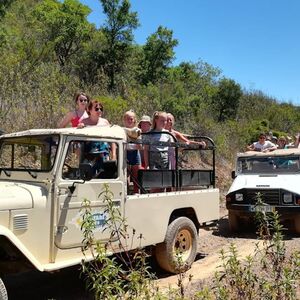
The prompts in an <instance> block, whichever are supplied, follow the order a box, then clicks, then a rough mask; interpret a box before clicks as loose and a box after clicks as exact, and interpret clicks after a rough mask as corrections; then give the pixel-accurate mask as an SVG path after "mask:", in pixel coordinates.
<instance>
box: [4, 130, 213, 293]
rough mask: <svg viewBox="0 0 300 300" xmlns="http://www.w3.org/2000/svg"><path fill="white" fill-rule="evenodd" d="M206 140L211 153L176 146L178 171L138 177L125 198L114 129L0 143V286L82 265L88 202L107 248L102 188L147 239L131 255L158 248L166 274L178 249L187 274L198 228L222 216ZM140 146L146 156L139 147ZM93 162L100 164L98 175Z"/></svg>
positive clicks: (36, 133) (22, 135)
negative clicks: (11, 277) (25, 274)
mask: <svg viewBox="0 0 300 300" xmlns="http://www.w3.org/2000/svg"><path fill="white" fill-rule="evenodd" d="M203 139H206V143H207V147H206V149H204V150H201V149H199V147H198V148H197V147H196V148H195V147H194V148H193V147H191V146H185V145H180V144H179V143H177V142H176V139H175V138H174V143H172V145H169V147H171V148H172V149H173V150H174V151H175V152H174V153H175V154H176V167H175V169H172V170H171V169H170V170H140V171H139V173H138V177H137V178H134V181H135V184H138V187H139V191H140V193H139V194H131V185H130V184H128V174H127V163H126V152H127V150H126V149H127V147H128V142H127V134H126V132H125V131H124V129H123V128H121V127H119V126H112V127H95V126H93V127H87V128H83V129H76V128H64V129H34V130H28V131H23V132H17V133H12V134H6V135H3V136H1V137H0V274H1V277H2V278H3V279H4V277H5V275H7V274H9V273H19V272H22V271H23V270H27V268H36V269H37V270H39V271H42V272H43V271H54V270H58V269H61V268H66V267H69V266H72V265H75V264H79V263H80V262H81V260H82V259H83V258H84V256H83V254H82V251H81V246H82V243H81V242H82V240H83V235H82V232H81V228H80V219H81V216H82V211H81V205H82V202H83V200H84V199H88V200H90V203H91V204H90V205H91V208H92V212H93V217H94V219H95V221H96V224H97V227H98V228H97V230H96V231H95V237H96V238H97V239H99V240H100V241H103V243H105V242H106V241H107V239H108V238H109V236H110V234H109V232H107V230H105V231H104V230H103V228H104V226H105V221H106V218H107V215H106V206H105V204H104V202H103V201H102V200H101V198H99V194H100V192H101V191H102V189H103V185H104V184H107V185H108V186H109V189H110V191H111V192H112V193H113V195H114V196H113V201H114V205H115V207H117V208H118V209H119V211H120V212H121V214H122V216H123V217H124V218H126V222H127V223H128V226H129V228H132V229H135V232H137V233H141V234H142V235H143V239H142V242H141V239H140V238H138V236H132V241H133V242H132V245H131V248H130V249H134V248H137V247H140V246H143V247H147V246H153V247H155V253H156V258H157V261H158V263H159V265H160V266H161V267H162V268H163V269H165V270H167V271H169V272H172V273H175V272H176V269H175V252H176V250H177V249H179V250H180V251H181V252H182V253H183V259H184V262H185V263H186V264H187V265H189V266H190V265H191V264H192V263H193V261H194V259H195V256H196V253H197V240H198V229H199V226H200V225H202V224H203V223H206V222H209V221H212V220H216V219H218V217H219V191H218V189H216V188H215V147H214V144H213V141H212V140H210V139H209V138H204V137H203ZM137 144H139V145H138V146H139V147H140V149H142V148H141V147H142V144H141V141H140V142H137ZM161 144H163V143H162V142H161V143H160V145H161ZM97 147H98V149H96V150H95V148H97ZM193 153H194V154H193ZM209 153H211V154H209ZM179 156H181V158H179ZM209 156H210V158H211V159H212V164H211V165H209V167H208V169H203V168H197V164H196V163H195V161H198V162H199V163H200V162H201V161H203V160H205V161H207V160H208V159H210V158H209ZM95 157H98V158H99V157H101V164H98V165H99V166H98V168H96V167H95V166H96V165H97V164H96V163H95V162H93V159H94V158H95ZM189 159H192V160H193V162H191V163H189V162H188V160H189ZM180 160H181V161H180ZM202 165H203V164H202ZM184 166H188V167H187V168H184ZM155 189H156V190H157V189H160V192H153V190H155ZM132 235H133V233H132ZM141 243H142V245H141ZM117 244H118V241H116V245H117ZM130 249H129V250H130ZM85 258H86V259H89V257H85ZM90 259H91V257H90ZM0 281H1V279H0ZM0 283H1V284H0V291H1V293H2V299H5V298H6V297H7V295H6V291H5V287H4V285H3V281H1V282H0ZM0 299H1V295H0Z"/></svg>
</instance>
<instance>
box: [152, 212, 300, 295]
mask: <svg viewBox="0 0 300 300" xmlns="http://www.w3.org/2000/svg"><path fill="white" fill-rule="evenodd" d="M220 214H221V216H222V217H221V219H220V221H219V223H218V224H217V226H214V227H207V228H201V229H200V231H199V248H198V249H199V250H198V251H199V254H198V257H197V259H196V261H195V262H194V264H193V265H192V267H191V269H190V270H189V271H188V272H187V276H186V277H185V278H186V280H185V282H187V278H188V277H189V275H191V276H192V280H191V284H194V285H197V283H199V282H203V281H207V280H208V279H211V278H212V277H213V275H214V273H215V272H216V271H217V270H219V266H220V265H221V262H222V261H221V259H220V251H221V249H224V250H225V251H226V250H228V249H229V247H230V245H231V244H232V243H233V244H234V245H235V246H236V248H237V250H238V257H239V258H240V259H243V258H246V256H248V255H253V254H254V252H255V249H256V245H259V246H260V247H262V242H261V241H260V242H259V241H258V239H257V236H256V234H255V230H254V229H253V228H252V229H251V230H249V232H244V233H241V234H239V235H233V234H231V233H230V232H229V228H228V219H227V210H226V209H225V208H224V207H221V208H220ZM284 242H285V245H286V249H287V253H291V252H294V251H296V250H300V236H299V235H296V234H293V233H288V232H285V233H284ZM177 282H178V276H176V275H171V276H170V275H167V274H166V275H165V276H163V275H162V276H160V278H159V279H158V280H157V283H158V285H159V287H160V288H161V289H167V288H169V287H173V288H175V287H176V286H177ZM299 292H300V291H299Z"/></svg>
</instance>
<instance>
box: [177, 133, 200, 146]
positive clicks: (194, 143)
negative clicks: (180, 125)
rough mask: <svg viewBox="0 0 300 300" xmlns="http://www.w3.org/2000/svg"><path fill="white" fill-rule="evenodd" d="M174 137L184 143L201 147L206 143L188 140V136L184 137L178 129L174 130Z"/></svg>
mask: <svg viewBox="0 0 300 300" xmlns="http://www.w3.org/2000/svg"><path fill="white" fill-rule="evenodd" d="M174 132H175V137H176V138H177V140H179V141H182V142H184V143H186V144H187V145H190V144H193V145H199V146H201V148H205V147H206V143H205V142H204V141H200V142H199V141H192V140H189V139H188V138H186V137H185V136H184V135H183V134H182V133H181V132H179V131H175V130H174Z"/></svg>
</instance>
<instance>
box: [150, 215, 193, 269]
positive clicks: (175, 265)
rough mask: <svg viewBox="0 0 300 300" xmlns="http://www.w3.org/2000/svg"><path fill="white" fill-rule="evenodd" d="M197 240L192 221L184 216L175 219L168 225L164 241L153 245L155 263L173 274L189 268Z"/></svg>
mask: <svg viewBox="0 0 300 300" xmlns="http://www.w3.org/2000/svg"><path fill="white" fill-rule="evenodd" d="M197 241H198V233H197V229H196V227H195V225H194V223H193V222H192V221H191V220H190V219H188V218H186V217H180V218H177V219H175V220H174V221H173V222H171V223H170V224H169V226H168V229H167V233H166V237H165V241H164V242H163V243H160V244H158V245H157V246H156V247H155V256H156V260H157V263H158V264H159V266H160V267H161V268H162V269H164V270H165V271H167V272H170V273H174V274H176V273H179V272H182V271H185V270H187V269H189V268H190V267H191V265H192V263H193V262H194V260H195V257H196V254H197Z"/></svg>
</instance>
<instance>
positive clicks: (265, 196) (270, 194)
mask: <svg viewBox="0 0 300 300" xmlns="http://www.w3.org/2000/svg"><path fill="white" fill-rule="evenodd" d="M257 193H260V194H261V198H262V201H263V202H264V203H267V204H271V205H276V204H280V190H279V189H278V190H246V191H245V193H244V197H245V199H246V202H247V203H249V204H255V203H256V201H257Z"/></svg>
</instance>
